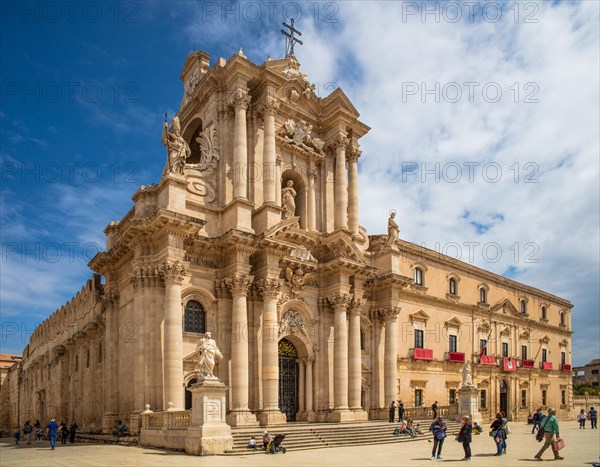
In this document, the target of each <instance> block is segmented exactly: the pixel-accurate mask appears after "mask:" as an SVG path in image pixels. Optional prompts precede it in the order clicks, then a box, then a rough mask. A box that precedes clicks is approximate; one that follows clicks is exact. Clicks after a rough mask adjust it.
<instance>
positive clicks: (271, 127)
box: [262, 97, 279, 203]
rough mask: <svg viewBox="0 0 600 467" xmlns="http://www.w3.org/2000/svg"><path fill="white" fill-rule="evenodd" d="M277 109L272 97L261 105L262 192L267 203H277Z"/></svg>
mask: <svg viewBox="0 0 600 467" xmlns="http://www.w3.org/2000/svg"><path fill="white" fill-rule="evenodd" d="M278 108H279V102H277V100H276V99H275V98H273V97H267V99H266V102H265V103H264V104H263V107H262V109H263V114H264V121H265V142H264V152H263V191H264V200H265V202H267V203H275V202H276V201H277V194H276V193H277V192H276V183H275V180H276V178H277V173H276V172H277V170H276V160H275V113H276V112H277V109H278Z"/></svg>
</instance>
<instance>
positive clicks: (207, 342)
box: [196, 332, 223, 378]
mask: <svg viewBox="0 0 600 467" xmlns="http://www.w3.org/2000/svg"><path fill="white" fill-rule="evenodd" d="M196 352H197V353H198V367H199V370H200V376H204V377H205V378H216V376H215V375H214V373H213V371H214V368H215V363H216V361H217V360H221V359H222V358H223V354H222V353H221V351H220V350H219V348H218V347H217V343H216V342H215V340H214V339H213V338H212V337H211V334H210V332H207V333H206V334H205V335H204V336H203V337H202V338H201V339H200V342H198V345H197V346H196Z"/></svg>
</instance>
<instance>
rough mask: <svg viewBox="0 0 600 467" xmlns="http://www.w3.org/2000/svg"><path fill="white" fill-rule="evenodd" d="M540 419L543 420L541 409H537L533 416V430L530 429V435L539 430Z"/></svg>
mask: <svg viewBox="0 0 600 467" xmlns="http://www.w3.org/2000/svg"><path fill="white" fill-rule="evenodd" d="M542 418H544V414H543V413H542V409H537V410H536V412H535V413H534V414H533V428H532V429H531V433H532V434H533V433H535V429H536V428H537V429H538V430H539V429H540V423H541V421H542Z"/></svg>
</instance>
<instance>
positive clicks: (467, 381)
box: [462, 360, 473, 388]
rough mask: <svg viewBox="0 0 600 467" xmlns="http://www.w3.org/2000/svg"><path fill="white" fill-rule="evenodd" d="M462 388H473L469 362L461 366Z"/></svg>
mask: <svg viewBox="0 0 600 467" xmlns="http://www.w3.org/2000/svg"><path fill="white" fill-rule="evenodd" d="M462 387H463V388H470V387H473V373H472V370H471V360H467V361H466V362H465V364H464V366H463V371H462Z"/></svg>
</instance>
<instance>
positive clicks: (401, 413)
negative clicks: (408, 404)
mask: <svg viewBox="0 0 600 467" xmlns="http://www.w3.org/2000/svg"><path fill="white" fill-rule="evenodd" d="M402 420H404V404H403V402H402V401H399V402H398V421H399V422H401V421H402Z"/></svg>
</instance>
